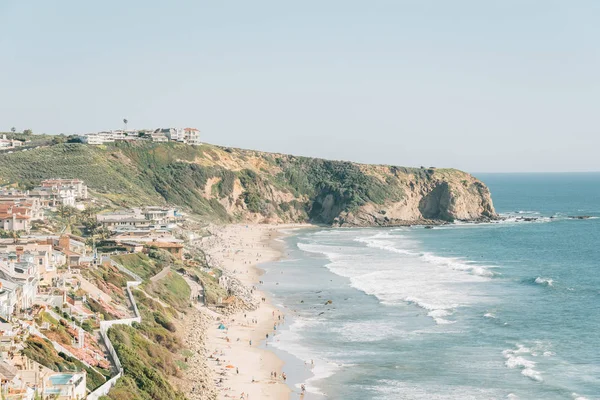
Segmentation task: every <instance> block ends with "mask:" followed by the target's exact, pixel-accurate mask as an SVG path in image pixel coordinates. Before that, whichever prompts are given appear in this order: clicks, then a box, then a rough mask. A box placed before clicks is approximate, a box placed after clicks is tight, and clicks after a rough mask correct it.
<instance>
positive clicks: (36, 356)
mask: <svg viewBox="0 0 600 400" xmlns="http://www.w3.org/2000/svg"><path fill="white" fill-rule="evenodd" d="M23 354H24V355H25V356H27V357H28V358H30V359H32V360H34V361H36V362H38V363H40V364H42V365H43V366H45V367H46V368H49V369H51V370H53V371H56V372H80V371H83V370H85V371H86V372H87V388H88V389H89V390H94V389H96V388H97V387H98V386H100V385H102V384H103V383H104V382H106V380H107V379H108V378H109V377H110V371H108V370H104V369H102V368H95V369H94V368H89V367H86V366H85V365H84V364H83V363H82V362H81V361H79V360H77V359H75V358H71V357H69V356H68V355H66V354H64V353H59V352H57V351H56V350H55V349H54V347H52V343H50V341H48V340H46V339H42V338H39V337H37V336H29V337H28V338H27V341H26V342H25V349H24V350H23Z"/></svg>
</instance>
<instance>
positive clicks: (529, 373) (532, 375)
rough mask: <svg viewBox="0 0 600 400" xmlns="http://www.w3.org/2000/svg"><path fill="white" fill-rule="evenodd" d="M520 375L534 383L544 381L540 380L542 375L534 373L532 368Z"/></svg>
mask: <svg viewBox="0 0 600 400" xmlns="http://www.w3.org/2000/svg"><path fill="white" fill-rule="evenodd" d="M521 374H522V375H523V376H526V377H528V378H529V379H533V380H534V381H537V382H543V381H544V379H543V378H542V374H540V373H539V372H538V371H536V370H535V369H533V368H525V369H523V370H522V371H521Z"/></svg>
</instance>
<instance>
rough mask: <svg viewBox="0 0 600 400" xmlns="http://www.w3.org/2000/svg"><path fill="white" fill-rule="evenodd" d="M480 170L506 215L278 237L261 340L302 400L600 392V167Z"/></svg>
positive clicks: (596, 395) (267, 278)
mask: <svg viewBox="0 0 600 400" xmlns="http://www.w3.org/2000/svg"><path fill="white" fill-rule="evenodd" d="M479 177H480V178H481V179H482V180H483V181H484V182H485V183H486V184H487V185H488V186H489V187H490V190H491V191H492V196H493V199H494V204H495V206H496V209H497V211H498V212H499V213H501V214H502V215H503V216H504V217H506V220H505V221H503V222H501V223H493V224H458V225H451V226H443V227H436V228H435V229H423V227H410V228H386V229H378V228H366V229H311V230H301V231H297V232H295V233H294V234H293V235H291V236H289V237H288V238H286V239H285V242H286V244H287V248H288V250H287V251H288V255H287V258H285V259H284V260H282V261H280V262H276V263H271V264H267V265H265V266H264V267H265V270H266V274H265V275H264V282H265V284H264V287H265V289H266V291H267V292H269V293H270V295H271V296H272V297H273V298H274V301H275V302H276V304H278V305H279V306H280V307H282V308H284V309H285V312H286V314H287V316H288V317H287V319H286V324H285V325H284V326H283V327H281V328H280V329H279V330H278V332H277V334H276V335H275V337H273V338H272V339H270V342H269V343H268V346H270V347H271V348H276V349H277V351H278V352H280V353H281V354H284V355H285V357H284V359H285V360H290V359H291V357H293V359H294V360H296V361H289V363H294V362H296V363H298V361H297V360H298V359H299V360H302V361H300V365H301V367H300V368H304V370H305V371H304V372H303V373H302V374H297V376H296V377H295V379H292V380H291V381H292V382H291V383H292V386H293V387H294V389H295V390H296V391H298V387H299V384H300V382H303V383H305V384H306V387H307V389H308V393H307V394H306V395H305V397H304V399H305V400H309V399H323V398H325V397H326V398H329V399H345V400H349V399H356V400H359V399H360V400H363V399H381V400H384V399H600V219H599V218H598V217H600V174H506V175H504V174H497V175H496V174H490V175H484V174H481V175H479ZM575 215H588V216H592V218H590V219H583V220H579V219H571V218H569V216H575ZM522 217H528V218H529V217H530V218H536V220H535V221H522V220H519V218H522ZM286 357H287V358H286ZM311 360H312V361H311ZM304 362H306V365H304ZM302 365H304V366H303V367H302ZM288 368H291V367H288ZM294 396H295V398H298V395H297V394H295V395H294ZM293 398H294V397H293Z"/></svg>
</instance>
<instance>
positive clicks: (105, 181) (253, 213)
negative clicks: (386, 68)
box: [0, 142, 497, 227]
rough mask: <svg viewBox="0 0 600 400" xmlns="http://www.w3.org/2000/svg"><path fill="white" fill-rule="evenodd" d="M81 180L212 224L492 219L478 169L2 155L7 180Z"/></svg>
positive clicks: (63, 153) (93, 152) (217, 150)
mask: <svg viewBox="0 0 600 400" xmlns="http://www.w3.org/2000/svg"><path fill="white" fill-rule="evenodd" d="M57 176H60V177H63V178H78V179H82V180H84V181H85V182H86V183H87V184H88V187H89V189H90V190H91V191H92V192H93V194H94V195H95V196H98V197H99V198H101V199H104V200H106V201H108V202H111V203H113V204H115V205H118V206H136V205H147V204H172V205H176V206H179V207H181V208H182V209H184V210H187V211H190V212H192V213H194V214H196V215H200V216H202V217H205V218H206V219H208V220H211V221H214V222H222V223H229V222H247V223H298V222H300V223H304V222H310V223H314V224H322V225H330V226H342V227H353V226H354V227H360V226H397V225H410V224H435V223H446V222H453V221H489V220H493V219H496V218H497V214H496V212H495V210H494V206H493V203H492V199H491V195H490V191H489V190H488V188H487V187H486V186H485V184H484V183H483V182H481V181H479V180H478V179H476V178H475V177H473V176H472V175H470V174H468V173H466V172H463V171H459V170H455V169H446V168H433V167H432V168H424V167H421V168H407V167H398V166H390V165H368V164H359V163H354V162H347V161H330V160H323V159H318V158H310V157H298V156H293V155H287V154H278V153H267V152H260V151H253V150H243V149H235V148H230V147H222V146H215V145H210V144H202V145H201V146H188V145H184V144H178V143H152V142H138V143H126V142H122V143H119V142H117V143H112V144H107V145H102V146H93V145H87V144H81V143H57V144H52V145H48V146H40V147H38V148H34V149H30V150H29V151H26V152H24V151H22V152H14V153H11V154H4V155H2V157H0V180H1V181H2V184H18V185H19V186H22V187H24V188H27V187H28V186H34V185H35V184H37V183H38V182H39V181H40V180H42V179H48V178H54V177H57Z"/></svg>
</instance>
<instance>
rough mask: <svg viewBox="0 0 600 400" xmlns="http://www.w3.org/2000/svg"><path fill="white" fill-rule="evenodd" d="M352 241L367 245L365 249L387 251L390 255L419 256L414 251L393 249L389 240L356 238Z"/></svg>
mask: <svg viewBox="0 0 600 400" xmlns="http://www.w3.org/2000/svg"><path fill="white" fill-rule="evenodd" d="M354 240H355V241H357V242H362V243H365V244H366V245H367V247H371V248H375V249H380V250H387V251H390V252H392V253H398V254H405V255H409V256H418V255H419V253H416V252H414V251H410V250H405V249H398V248H396V247H394V245H393V244H394V243H393V242H392V241H389V240H374V239H371V238H356V239H354Z"/></svg>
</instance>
